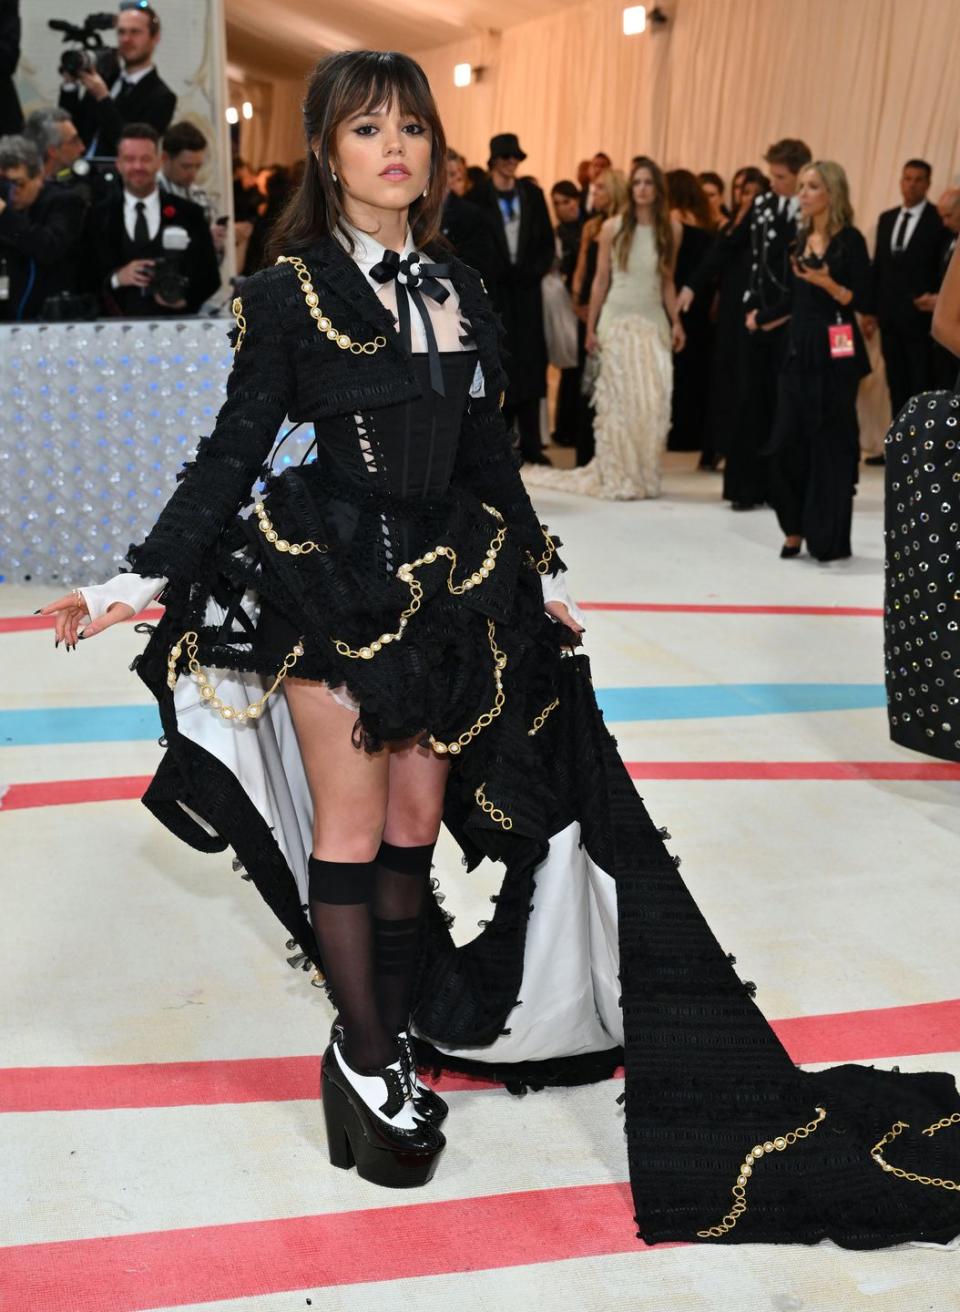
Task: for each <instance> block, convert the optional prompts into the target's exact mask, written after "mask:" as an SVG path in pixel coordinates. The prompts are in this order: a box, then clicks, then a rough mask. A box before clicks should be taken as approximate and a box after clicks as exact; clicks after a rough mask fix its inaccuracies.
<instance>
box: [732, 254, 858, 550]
mask: <svg viewBox="0 0 960 1312" xmlns="http://www.w3.org/2000/svg"><path fill="white" fill-rule="evenodd" d="M824 258H825V260H826V264H827V268H828V269H829V271H830V276H831V277H832V278H833V279H834V281H835V282H838V283H839V284H840V286H841V287H846V288H848V289H849V290H850V291H851V292H852V293H853V300H852V301H851V302H850V303H849V304H848V305H846V306H844V307H841V306H840V305H839V304H838V302H837V301H835V300H834V298H833V297H832V296H831V295H830V293H829V292H827V291H825V290H824V289H823V288H822V287H815V286H813V285H812V284H811V283H808V282H805V281H804V280H803V279H801V278H797V277H792V279H791V285H790V288H789V292H788V295H787V296H786V297H785V298H784V300H783V301H782V302H780V304H779V305H776V306H773V307H771V308H770V309H767V310H762V311H760V312H759V313H758V315H757V322H758V323H760V324H762V323H765V322H772V321H773V320H775V319H778V318H780V317H782V316H783V315H784V314H789V315H790V322H789V324H788V325H787V342H786V350H785V353H784V358H783V364H782V366H781V371H780V380H779V387H778V392H777V414H776V419H775V421H774V426H773V436H772V438H771V440H770V445H769V448H768V454H769V457H770V465H769V474H770V502H771V504H772V505H773V508H774V509H775V510H776V512H777V519H778V520H779V522H780V527H781V529H782V530H783V532H784V534H785V535H787V536H792V535H799V536H801V537H802V538H804V539H805V541H806V543H807V550H808V551H809V552H810V555H811V556H814V557H816V559H818V560H824V561H826V560H842V559H844V558H845V557H847V556H849V555H850V552H851V547H850V529H851V523H852V519H853V497H854V493H855V490H856V485H857V475H858V469H859V463H860V425H859V422H858V420H857V390H858V388H859V386H860V380H861V378H863V377H865V376H866V375H867V374H868V373H869V372H870V362H869V360H868V358H867V350H866V347H865V346H864V344H863V337H862V336H861V333H860V327H859V325H858V323H857V318H856V313H857V312H858V311H859V312H860V313H869V311H870V308H871V305H872V301H871V278H870V257H869V255H868V254H867V244H866V242H865V241H864V239H863V236H862V235H861V233H860V232H858V230H857V229H856V228H844V229H842V230H841V231H840V232H838V233H837V234H836V235H835V236H834V237H833V238H832V240H831V241H830V244H829V246H828V247H827V249H826V252H825V256H824ZM838 324H844V325H847V326H848V328H849V330H850V332H851V334H852V337H853V348H854V349H853V353H852V354H851V355H850V356H848V357H846V358H839V359H834V358H833V357H832V356H831V353H830V339H829V332H830V329H831V327H833V326H834V325H838ZM758 331H760V330H759V329H758Z"/></svg>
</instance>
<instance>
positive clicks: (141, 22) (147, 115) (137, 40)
mask: <svg viewBox="0 0 960 1312" xmlns="http://www.w3.org/2000/svg"><path fill="white" fill-rule="evenodd" d="M159 41H160V19H159V18H158V17H157V15H156V13H155V12H154V10H152V9H151V8H149V6H146V7H144V8H142V9H139V8H138V9H124V10H121V13H120V16H119V18H118V19H117V49H118V50H119V52H120V59H121V62H122V69H121V73H120V76H119V77H118V78H117V79H116V80H115V81H114V83H113V85H112V86H109V87H108V86H107V84H106V82H104V80H103V78H102V77H101V76H100V74H99V73H96V72H90V73H81V74H80V75H79V82H80V86H78V85H77V83H76V82H71V81H68V80H65V82H64V85H63V88H62V90H61V92H60V107H61V109H65V110H67V111H68V112H69V114H70V115H71V117H72V118H73V121H74V123H76V125H77V131H78V132H79V133H80V135H81V137H82V138H83V140H84V143H85V144H86V147H87V154H88V155H115V154H116V153H117V142H118V140H119V138H120V132H121V130H122V128H123V126H124V124H125V123H149V124H150V125H151V127H154V128H156V130H157V132H159V133H161V134H162V133H164V132H166V130H167V128H168V127H169V126H170V123H171V120H172V119H173V115H174V112H175V111H176V108H177V98H176V96H175V95H174V93H173V92H172V91H171V90H170V88H169V87H168V86H167V84H166V83H165V82H164V81H162V79H161V77H160V74H159V73H158V72H157V70H156V69H155V68H154V66H153V54H154V51H155V50H156V48H157V45H158V43H159ZM81 92H82V94H81Z"/></svg>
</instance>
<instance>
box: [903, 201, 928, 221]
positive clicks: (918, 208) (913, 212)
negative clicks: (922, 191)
mask: <svg viewBox="0 0 960 1312" xmlns="http://www.w3.org/2000/svg"><path fill="white" fill-rule="evenodd" d="M926 203H927V202H926V200H922V201H920V203H919V204H917V205H911V206H910V208H909V209H908V210H906V209H904V208H903V206H902V205H901V206H900V213H901V214H909V215H910V217H911V219H915V218H916V217H917V216H918V215H920V214H922V213H923V210H924V206H925V205H926Z"/></svg>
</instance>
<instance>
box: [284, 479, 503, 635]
mask: <svg viewBox="0 0 960 1312" xmlns="http://www.w3.org/2000/svg"><path fill="white" fill-rule="evenodd" d="M482 504H483V508H484V510H485V511H486V512H487V514H489V515H492V516H493V517H494V519H496V520H497V522H498V523H499V525H500V528H499V529H498V530H497V532H496V533H495V534H494V536H493V537H492V538H491V540H490V545H489V546H488V547H487V554H486V555H485V556H484V558H483V564H482V565H481V566H480V568H479V569H477V570H474V572H473V573H472V574H470V575H468V576H467V578H465V579H464V581H463V582H462V583H454V581H453V572H454V570H455V569H456V567H457V553H456V551H455V550H454V549H453V547H447V546H444V545H443V544H442V543H441V544H440V545H438V546H436V547H434V548H433V549H432V550H431V551H425V552H424V553H423V555H422V556H418V557H417V558H416V560H411V561H407V562H406V563H405V564H403V565H401V566H400V568H399V569H398V570H397V578H398V579H399V580H400V582H401V583H405V584H406V585H407V587H408V588H409V589H410V604H409V606H407V608H406V610H403V611H401V612H400V618H399V619H398V621H397V628H396V632H394V633H381V634H380V637H379V638H375V639H374V640H373V642H371V643H370V644H369V646H367V647H359V648H358V647H351V646H350V644H349V643H348V642H343V641H342V639H340V638H332V639H331V641H332V642H333V645H334V646H335V647H336V649H337V651H338V652H339V653H340V655H341V656H347V657H348V658H349V659H350V660H354V661H369V660H373V658H374V656H376V654H377V652H378V651H382V650H383V648H384V646H385V645H386V644H387V643H390V642H399V641H400V639H401V638H402V637H403V631H404V629H405V628H406V627H407V621H408V620H409V619H411V618H412V617H413V616H414V615H416V613H417V611H418V610H419V609H420V604H421V602H422V601H423V586H422V584H421V583H420V581H419V580H418V579H416V578H414V575H413V572H414V570H417V569H420V568H421V567H422V566H423V565H433V564H434V563H435V562H436V561H437V560H443V559H447V560H449V561H450V571H449V573H448V575H447V590H448V591H449V592H450V593H452V594H453V596H455V597H460V596H462V595H463V594H464V593H465V592H469V591H470V590H471V589H472V588H475V587H477V586H478V585H479V584H481V583H482V582H483V581H484V579H487V578H489V577H490V574H491V573H492V571H493V570H494V569H496V566H497V556H498V555H499V553H500V548H501V547H502V546H503V544H504V541H505V539H506V536H507V529H506V525H505V524H504V522H503V516H502V515H501V514H500V511H499V510H497V509H496V507H494V506H488V505H487V504H486V502H483V503H482ZM261 527H262V525H261ZM269 536H270V534H269V533H268V534H267V537H268V538H269ZM278 545H279V544H278ZM289 549H290V545H289V543H288V544H287V547H286V548H285V550H289ZM317 550H323V548H319V547H318V548H317Z"/></svg>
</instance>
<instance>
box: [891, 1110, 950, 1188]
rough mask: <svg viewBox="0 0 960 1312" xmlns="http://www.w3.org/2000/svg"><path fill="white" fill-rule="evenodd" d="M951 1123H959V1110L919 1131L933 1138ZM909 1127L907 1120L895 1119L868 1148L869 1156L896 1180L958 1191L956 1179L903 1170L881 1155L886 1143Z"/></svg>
mask: <svg viewBox="0 0 960 1312" xmlns="http://www.w3.org/2000/svg"><path fill="white" fill-rule="evenodd" d="M951 1125H960V1112H954V1113H953V1115H952V1116H945V1117H944V1118H943V1120H942V1121H936V1122H935V1123H934V1124H933V1125H928V1126H927V1128H926V1129H925V1130H923V1131H921V1133H923V1134H925V1135H926V1136H927V1137H928V1138H931V1139H932V1138H933V1136H934V1135H935V1134H936V1133H937V1131H938V1130H946V1129H947V1128H948V1127H949V1126H951ZM909 1129H910V1122H909V1121H897V1122H896V1124H895V1125H892V1126H891V1127H890V1129H889V1130H888V1131H887V1133H886V1134H885V1135H884V1136H883V1138H882V1139H881V1140H880V1141H879V1143H875V1144H874V1145H873V1147H872V1148H871V1149H870V1156H871V1157H872V1158H873V1160H874V1161H875V1162H876V1164H877V1165H878V1166H879V1167H881V1168H882V1169H883V1170H884V1171H889V1172H890V1174H891V1175H895V1176H896V1177H897V1179H898V1180H910V1181H911V1182H912V1183H913V1184H928V1185H932V1186H933V1188H934V1189H954V1190H956V1191H957V1192H958V1193H960V1182H958V1181H956V1180H944V1179H941V1177H940V1176H939V1175H918V1174H917V1173H916V1171H904V1170H902V1169H901V1167H899V1166H893V1165H891V1163H890V1162H888V1161H886V1160H885V1158H884V1156H883V1150H884V1148H885V1147H886V1146H887V1144H888V1143H893V1141H894V1139H896V1138H898V1137H899V1136H900V1135H901V1134H902V1133H903V1131H904V1130H909Z"/></svg>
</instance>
